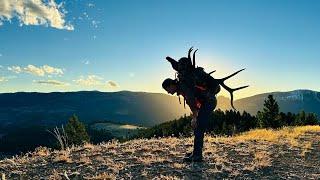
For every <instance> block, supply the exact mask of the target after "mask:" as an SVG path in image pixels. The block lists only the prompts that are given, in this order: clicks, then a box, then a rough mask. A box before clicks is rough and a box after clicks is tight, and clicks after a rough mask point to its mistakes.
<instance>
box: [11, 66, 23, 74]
mask: <svg viewBox="0 0 320 180" xmlns="http://www.w3.org/2000/svg"><path fill="white" fill-rule="evenodd" d="M8 70H9V71H12V72H15V73H17V74H19V73H21V72H22V68H21V67H20V66H11V67H8Z"/></svg>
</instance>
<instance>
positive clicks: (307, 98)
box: [218, 90, 320, 117]
mask: <svg viewBox="0 0 320 180" xmlns="http://www.w3.org/2000/svg"><path fill="white" fill-rule="evenodd" d="M270 94H272V95H273V96H274V98H275V99H276V100H277V102H278V104H279V106H280V111H282V112H292V113H298V112H300V111H301V110H304V111H306V112H312V113H316V114H317V115H318V116H319V117H320V108H319V107H320V92H317V91H311V90H294V91H288V92H269V93H263V94H257V95H254V96H251V97H247V98H242V99H238V100H235V101H234V106H235V107H236V108H237V109H238V110H240V111H244V110H245V111H247V112H249V113H250V114H252V115H255V114H256V113H257V111H261V110H262V108H263V104H264V100H265V99H266V98H267V97H268V95H270ZM218 108H221V109H222V110H226V109H231V106H230V100H229V99H228V98H223V97H220V98H219V99H218Z"/></svg>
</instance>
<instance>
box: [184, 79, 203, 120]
mask: <svg viewBox="0 0 320 180" xmlns="http://www.w3.org/2000/svg"><path fill="white" fill-rule="evenodd" d="M180 87H181V89H182V91H183V93H184V98H185V99H186V101H187V104H188V106H189V107H190V110H191V112H192V114H193V116H194V117H196V116H197V115H198V111H199V108H198V107H197V104H196V98H195V94H194V89H192V88H190V87H188V86H186V85H185V84H182V83H181V84H180Z"/></svg>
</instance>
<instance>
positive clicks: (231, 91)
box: [221, 82, 249, 110]
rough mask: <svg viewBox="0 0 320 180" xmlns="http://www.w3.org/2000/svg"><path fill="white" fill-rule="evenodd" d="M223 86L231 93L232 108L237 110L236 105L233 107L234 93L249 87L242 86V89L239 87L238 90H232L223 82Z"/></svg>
mask: <svg viewBox="0 0 320 180" xmlns="http://www.w3.org/2000/svg"><path fill="white" fill-rule="evenodd" d="M221 86H222V87H223V88H224V89H226V90H227V91H228V92H229V93H230V96H231V107H232V108H233V109H234V110H237V109H236V108H235V107H234V105H233V92H234V91H237V90H240V89H244V88H247V87H249V86H241V87H238V88H235V89H233V88H230V87H228V86H227V85H225V84H224V83H223V82H222V83H221Z"/></svg>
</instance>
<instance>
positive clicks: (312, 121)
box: [304, 113, 318, 125]
mask: <svg viewBox="0 0 320 180" xmlns="http://www.w3.org/2000/svg"><path fill="white" fill-rule="evenodd" d="M317 124H318V119H317V115H316V114H314V113H308V114H307V116H306V119H305V122H304V125H317Z"/></svg>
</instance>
